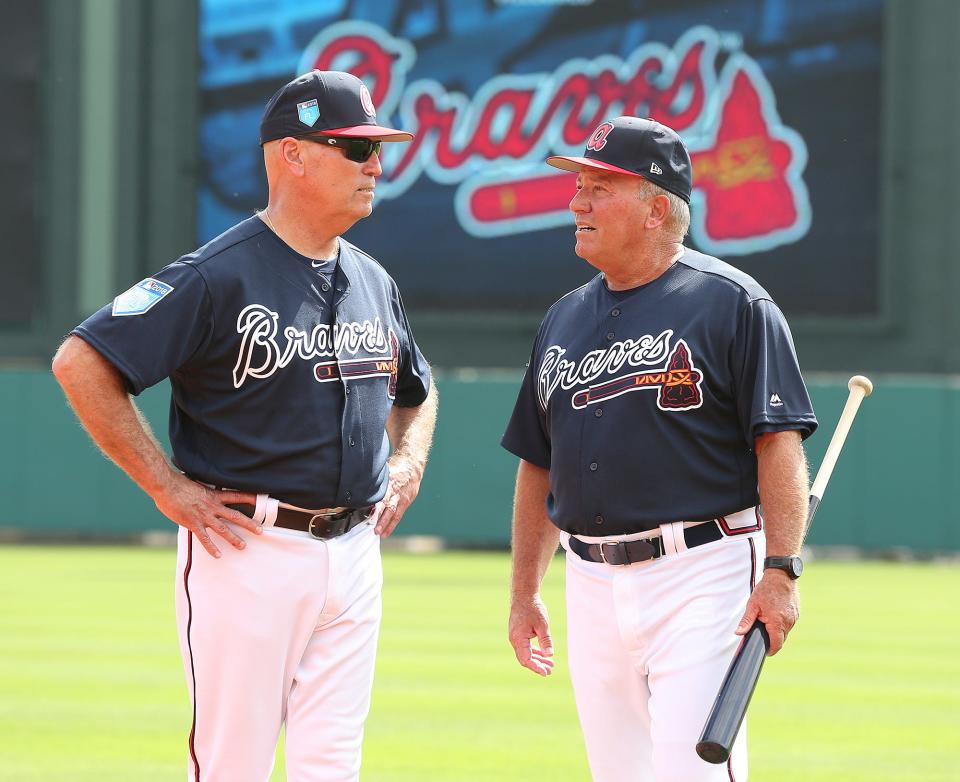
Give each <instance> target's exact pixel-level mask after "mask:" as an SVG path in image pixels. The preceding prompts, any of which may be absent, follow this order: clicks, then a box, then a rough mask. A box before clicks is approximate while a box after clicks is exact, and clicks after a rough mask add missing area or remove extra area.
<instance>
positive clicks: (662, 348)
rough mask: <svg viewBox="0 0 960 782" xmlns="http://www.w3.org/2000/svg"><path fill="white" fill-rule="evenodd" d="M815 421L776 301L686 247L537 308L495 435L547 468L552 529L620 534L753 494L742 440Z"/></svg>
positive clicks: (713, 510) (738, 506)
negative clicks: (634, 276)
mask: <svg viewBox="0 0 960 782" xmlns="http://www.w3.org/2000/svg"><path fill="white" fill-rule="evenodd" d="M816 426H817V420H816V417H815V416H814V413H813V407H812V405H811V403H810V397H809V395H808V394H807V390H806V387H805V386H804V382H803V378H802V377H801V374H800V368H799V367H798V365H797V357H796V352H795V351H794V347H793V340H792V338H791V336H790V330H789V328H788V327H787V324H786V321H785V320H784V318H783V315H782V313H781V312H780V310H779V309H778V308H777V306H776V304H774V303H773V301H772V300H771V299H770V296H769V295H768V294H767V292H766V291H764V290H763V288H761V287H760V286H759V285H758V284H757V283H756V282H755V281H754V280H753V279H751V278H750V277H749V276H747V275H746V274H743V273H742V272H740V271H738V270H736V269H734V268H733V267H732V266H729V265H728V264H726V263H723V262H722V261H719V260H717V259H716V258H711V257H710V256H707V255H703V254H701V253H698V252H696V251H693V250H689V249H687V250H685V252H684V255H683V257H682V258H681V259H680V260H679V261H677V262H676V263H675V264H673V265H672V266H671V267H670V268H669V269H668V270H667V271H666V272H664V273H663V274H662V275H661V276H660V277H658V278H657V279H655V280H653V281H652V282H650V283H648V284H646V285H643V286H640V287H638V288H634V289H632V290H629V291H623V292H613V291H610V290H609V289H608V288H607V285H606V283H605V281H604V278H603V276H602V275H598V276H597V277H595V278H594V279H593V280H591V281H590V282H589V283H587V284H586V285H584V286H583V287H582V288H578V289H577V290H575V291H573V292H572V293H569V294H567V295H566V296H565V297H564V298H562V299H560V301H558V302H557V303H556V304H554V305H553V306H552V307H551V308H550V310H549V311H548V312H547V315H546V318H545V319H544V321H543V323H542V325H541V326H540V331H539V332H538V334H537V337H536V340H535V342H534V347H533V354H532V356H531V359H530V364H529V365H528V367H527V372H526V375H525V377H524V379H523V385H522V386H521V389H520V394H519V397H518V399H517V403H516V407H515V408H514V411H513V416H512V418H511V419H510V423H509V425H508V427H507V431H506V434H504V436H503V440H502V444H503V446H504V447H505V448H506V449H507V450H509V451H511V452H512V453H514V454H516V455H517V456H519V457H520V458H522V459H525V460H526V461H528V462H531V463H533V464H535V465H538V466H540V467H543V468H545V469H549V470H550V494H549V496H548V498H547V510H548V512H549V514H550V518H551V519H552V520H553V522H554V523H555V524H556V525H557V526H558V527H560V528H561V529H563V530H566V531H567V532H570V533H574V534H582V535H604V534H611V535H614V534H617V535H619V534H629V533H633V532H640V531H642V530H647V529H653V528H655V527H656V526H657V525H658V524H661V523H664V522H672V521H700V520H704V519H712V518H716V517H717V516H720V515H724V514H727V513H732V512H735V511H738V510H742V509H743V508H746V507H749V506H751V505H755V504H756V503H757V500H758V497H757V460H756V456H755V455H754V453H753V442H754V438H755V437H756V436H757V435H758V434H761V433H763V432H776V431H782V430H787V429H797V430H799V431H800V432H801V434H802V435H803V437H807V436H808V435H810V434H811V433H812V432H813V431H814V429H816Z"/></svg>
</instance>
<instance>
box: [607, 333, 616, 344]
mask: <svg viewBox="0 0 960 782" xmlns="http://www.w3.org/2000/svg"><path fill="white" fill-rule="evenodd" d="M615 336H617V335H616V334H614V333H613V332H612V331H608V332H607V342H613V338H614V337H615Z"/></svg>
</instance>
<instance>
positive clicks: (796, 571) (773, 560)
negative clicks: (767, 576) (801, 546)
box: [763, 555, 803, 579]
mask: <svg viewBox="0 0 960 782" xmlns="http://www.w3.org/2000/svg"><path fill="white" fill-rule="evenodd" d="M767 568H776V569H777V570H782V571H783V572H784V573H786V574H787V575H788V576H790V578H792V579H798V578H800V574H801V573H803V560H802V559H800V557H798V556H796V555H794V556H791V557H767V558H766V559H765V560H763V569H764V570H766V569H767Z"/></svg>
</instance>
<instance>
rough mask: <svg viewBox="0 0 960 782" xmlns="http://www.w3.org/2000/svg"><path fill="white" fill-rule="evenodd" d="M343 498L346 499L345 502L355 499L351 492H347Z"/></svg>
mask: <svg viewBox="0 0 960 782" xmlns="http://www.w3.org/2000/svg"><path fill="white" fill-rule="evenodd" d="M343 498H344V499H345V500H349V499H352V498H353V494H351V493H350V492H347V493H346V494H344V495H343Z"/></svg>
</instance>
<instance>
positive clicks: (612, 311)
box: [610, 307, 620, 318]
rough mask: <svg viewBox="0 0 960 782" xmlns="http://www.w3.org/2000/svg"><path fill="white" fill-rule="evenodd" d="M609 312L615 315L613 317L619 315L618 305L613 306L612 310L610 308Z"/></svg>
mask: <svg viewBox="0 0 960 782" xmlns="http://www.w3.org/2000/svg"><path fill="white" fill-rule="evenodd" d="M610 314H611V315H613V317H615V318H617V317H619V316H620V308H619V307H614V308H613V309H612V310H610Z"/></svg>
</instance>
